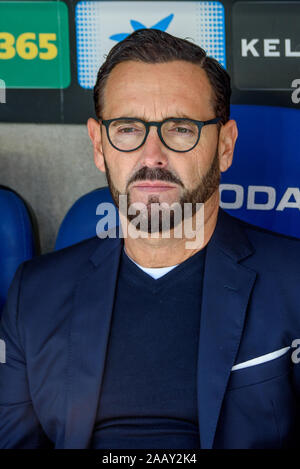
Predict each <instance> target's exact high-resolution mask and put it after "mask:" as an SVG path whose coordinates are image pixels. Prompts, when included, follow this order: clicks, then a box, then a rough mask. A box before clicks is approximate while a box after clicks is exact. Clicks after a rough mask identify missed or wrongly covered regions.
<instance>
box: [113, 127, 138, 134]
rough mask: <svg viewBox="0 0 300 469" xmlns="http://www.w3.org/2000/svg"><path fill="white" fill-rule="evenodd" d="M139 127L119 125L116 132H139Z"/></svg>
mask: <svg viewBox="0 0 300 469" xmlns="http://www.w3.org/2000/svg"><path fill="white" fill-rule="evenodd" d="M139 131H140V129H137V128H136V127H120V128H119V129H118V132H119V133H121V134H133V133H137V132H139Z"/></svg>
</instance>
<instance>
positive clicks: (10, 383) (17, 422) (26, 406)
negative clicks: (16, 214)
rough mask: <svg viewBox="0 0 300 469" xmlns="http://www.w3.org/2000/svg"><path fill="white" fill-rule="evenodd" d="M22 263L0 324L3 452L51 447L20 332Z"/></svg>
mask: <svg viewBox="0 0 300 469" xmlns="http://www.w3.org/2000/svg"><path fill="white" fill-rule="evenodd" d="M25 265H26V263H24V264H22V265H21V266H20V267H19V268H18V270H17V272H16V274H15V277H14V280H13V282H12V284H11V286H10V289H9V293H8V298H7V301H6V305H5V308H4V311H3V313H2V317H1V322H0V340H1V343H0V346H1V360H0V449H4V448H10V449H12V448H18V449H25V448H26V449H27V448H31V449H33V448H51V447H53V444H52V442H51V441H50V440H49V439H48V438H47V436H46V435H45V433H44V432H43V429H42V427H41V424H40V422H39V420H38V418H37V416H36V414H35V412H34V408H33V405H32V400H31V396H30V390H29V385H28V379H27V371H26V358H25V353H24V349H23V346H22V343H21V340H20V334H19V330H18V307H19V292H20V284H21V280H22V275H23V270H24V266H25Z"/></svg>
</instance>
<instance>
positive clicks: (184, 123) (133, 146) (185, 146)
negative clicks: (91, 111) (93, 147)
mask: <svg viewBox="0 0 300 469" xmlns="http://www.w3.org/2000/svg"><path fill="white" fill-rule="evenodd" d="M220 119H221V118H220V117H216V118H214V119H210V120H208V121H197V120H194V119H186V118H181V117H169V118H168V119H165V120H163V121H160V122H155V121H151V122H145V121H143V120H142V119H137V118H135V117H118V118H116V119H109V120H101V121H100V122H102V124H103V125H104V126H105V128H106V133H107V137H108V140H109V142H110V144H111V145H112V146H113V147H114V148H115V149H116V150H119V151H124V152H130V151H135V150H137V149H138V148H140V147H141V146H142V145H144V143H145V141H146V139H147V137H148V134H149V130H150V127H151V126H152V125H153V126H155V127H156V128H157V133H158V136H159V138H160V140H161V142H162V143H163V144H164V145H165V146H166V147H167V148H168V149H169V150H172V151H176V152H178V153H184V152H187V151H190V150H192V149H193V148H195V146H196V145H197V143H198V142H199V139H200V134H201V129H202V127H204V126H205V125H209V124H217V122H219V121H220Z"/></svg>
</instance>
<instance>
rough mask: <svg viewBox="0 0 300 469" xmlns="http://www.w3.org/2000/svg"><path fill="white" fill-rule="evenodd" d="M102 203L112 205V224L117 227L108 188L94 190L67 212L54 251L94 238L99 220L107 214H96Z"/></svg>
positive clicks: (115, 211) (116, 214)
mask: <svg viewBox="0 0 300 469" xmlns="http://www.w3.org/2000/svg"><path fill="white" fill-rule="evenodd" d="M102 203H109V204H113V207H114V210H113V211H114V214H115V218H114V222H115V226H118V225H119V216H118V212H117V210H116V207H115V205H114V203H113V200H112V197H111V195H110V192H109V189H108V187H101V188H100V189H95V190H93V191H91V192H89V193H87V194H85V195H83V196H82V197H80V198H79V199H78V200H77V201H76V202H75V203H74V205H72V207H71V208H70V210H69V211H68V212H67V214H66V216H65V218H64V219H63V221H62V224H61V226H60V228H59V231H58V235H57V238H56V243H55V250H58V249H62V248H65V247H67V246H71V245H72V244H75V243H78V242H80V241H83V240H84V239H88V238H92V237H93V236H96V234H97V233H96V227H97V224H98V223H99V221H100V220H101V218H103V217H104V216H105V215H106V214H107V212H104V213H101V214H100V213H99V211H98V212H97V207H98V205H99V204H102ZM104 207H105V206H104ZM98 226H99V225H98ZM109 228H112V225H110V226H109ZM106 229H107V228H106Z"/></svg>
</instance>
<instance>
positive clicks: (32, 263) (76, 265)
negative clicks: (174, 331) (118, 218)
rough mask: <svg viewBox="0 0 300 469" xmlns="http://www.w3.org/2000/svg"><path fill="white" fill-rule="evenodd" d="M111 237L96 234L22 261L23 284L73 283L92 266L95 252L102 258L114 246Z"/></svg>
mask: <svg viewBox="0 0 300 469" xmlns="http://www.w3.org/2000/svg"><path fill="white" fill-rule="evenodd" d="M114 242H115V240H113V239H111V238H105V239H100V238H98V237H97V236H95V237H92V238H89V239H87V240H84V241H81V242H79V243H76V244H74V245H72V246H68V247H66V248H63V249H60V250H58V251H53V252H49V253H46V254H42V255H40V256H36V257H34V258H33V259H31V260H29V261H26V262H24V263H23V280H22V282H23V284H24V282H25V283H26V282H27V280H28V281H30V283H31V284H34V283H36V282H37V283H38V284H42V283H44V282H49V284H51V285H53V284H56V285H58V284H61V285H62V284H64V285H66V284H67V283H68V282H71V283H74V281H76V279H77V278H78V279H79V278H80V277H81V276H83V275H84V273H85V272H88V271H89V270H90V268H91V267H92V266H93V264H92V262H91V261H90V260H91V259H92V258H93V256H94V254H95V253H99V257H102V258H104V256H105V253H107V252H109V251H110V250H111V249H112V247H113V246H114V244H115V243H114Z"/></svg>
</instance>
